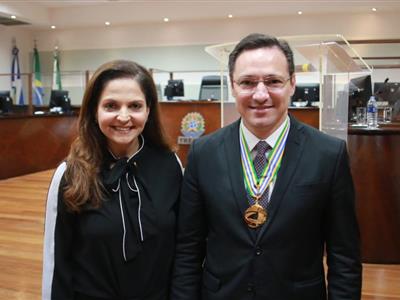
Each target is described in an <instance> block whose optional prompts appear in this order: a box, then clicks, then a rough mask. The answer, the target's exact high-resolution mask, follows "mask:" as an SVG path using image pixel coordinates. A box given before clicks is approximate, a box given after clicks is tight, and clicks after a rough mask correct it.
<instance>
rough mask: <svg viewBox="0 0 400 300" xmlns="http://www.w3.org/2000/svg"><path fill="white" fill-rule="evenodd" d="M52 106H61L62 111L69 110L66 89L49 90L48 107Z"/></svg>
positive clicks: (69, 101) (69, 103)
mask: <svg viewBox="0 0 400 300" xmlns="http://www.w3.org/2000/svg"><path fill="white" fill-rule="evenodd" d="M53 107H61V108H62V110H63V111H64V112H68V111H70V110H71V100H70V99H69V97H68V91H63V90H52V91H51V95H50V104H49V108H53Z"/></svg>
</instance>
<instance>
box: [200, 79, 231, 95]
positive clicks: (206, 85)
mask: <svg viewBox="0 0 400 300" xmlns="http://www.w3.org/2000/svg"><path fill="white" fill-rule="evenodd" d="M223 92H224V100H225V101H226V100H228V84H227V80H226V76H223ZM199 100H221V76H219V75H209V76H203V78H202V80H201V85H200V94H199Z"/></svg>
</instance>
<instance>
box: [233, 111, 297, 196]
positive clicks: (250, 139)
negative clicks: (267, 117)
mask: <svg viewBox="0 0 400 300" xmlns="http://www.w3.org/2000/svg"><path fill="white" fill-rule="evenodd" d="M286 118H287V120H288V122H289V123H288V127H289V129H290V119H289V117H286ZM285 123H286V120H285V121H284V122H282V124H281V125H280V126H279V127H278V128H277V129H276V130H275V131H274V132H273V133H272V134H271V135H270V136H269V137H267V138H266V139H264V141H266V142H267V144H268V145H269V146H270V147H271V148H270V150H268V151H267V152H266V153H265V155H266V156H267V158H268V155H269V153H270V152H271V151H272V149H273V148H274V147H275V144H276V143H277V141H278V138H279V136H280V134H281V133H282V131H283V129H284V128H285ZM240 128H241V129H242V130H243V135H244V138H245V139H246V143H247V146H248V147H249V149H251V153H250V154H251V159H254V158H255V157H256V155H257V150H256V149H255V147H256V145H257V143H258V142H259V141H260V139H259V138H258V137H256V136H255V135H254V134H253V133H252V132H251V131H250V130H248V129H247V128H246V126H245V125H244V123H243V119H241V120H240ZM275 181H276V177H274V178H273V179H272V182H271V183H270V185H269V190H268V193H269V194H268V199H270V197H271V194H272V191H273V189H274V185H275Z"/></svg>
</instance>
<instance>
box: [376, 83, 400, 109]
mask: <svg viewBox="0 0 400 300" xmlns="http://www.w3.org/2000/svg"><path fill="white" fill-rule="evenodd" d="M374 94H375V95H376V96H377V100H378V101H385V102H388V104H389V105H390V106H393V105H394V104H395V103H396V102H397V101H400V82H375V83H374Z"/></svg>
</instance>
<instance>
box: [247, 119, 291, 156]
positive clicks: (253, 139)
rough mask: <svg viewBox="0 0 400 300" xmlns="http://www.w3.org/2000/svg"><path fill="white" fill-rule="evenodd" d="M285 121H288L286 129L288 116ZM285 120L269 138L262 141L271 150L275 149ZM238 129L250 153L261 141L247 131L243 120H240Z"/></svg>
mask: <svg viewBox="0 0 400 300" xmlns="http://www.w3.org/2000/svg"><path fill="white" fill-rule="evenodd" d="M286 120H288V127H289V128H290V118H289V116H287V117H286ZM286 120H285V121H284V122H282V124H281V125H280V126H279V127H278V128H277V129H276V130H275V131H274V132H273V133H272V134H271V135H270V136H269V137H267V138H266V139H264V141H266V142H267V144H268V145H269V146H270V147H271V148H274V147H275V144H276V142H277V141H278V138H279V136H280V134H281V133H282V131H283V129H284V128H285V123H286ZM240 128H242V130H243V135H244V138H245V140H246V143H247V146H248V147H249V149H250V151H253V149H254V147H255V146H256V144H257V143H258V142H259V141H261V140H260V139H259V138H258V137H256V136H255V135H254V134H253V133H252V132H251V131H250V130H248V129H247V127H246V126H245V125H244V123H243V119H240Z"/></svg>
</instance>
